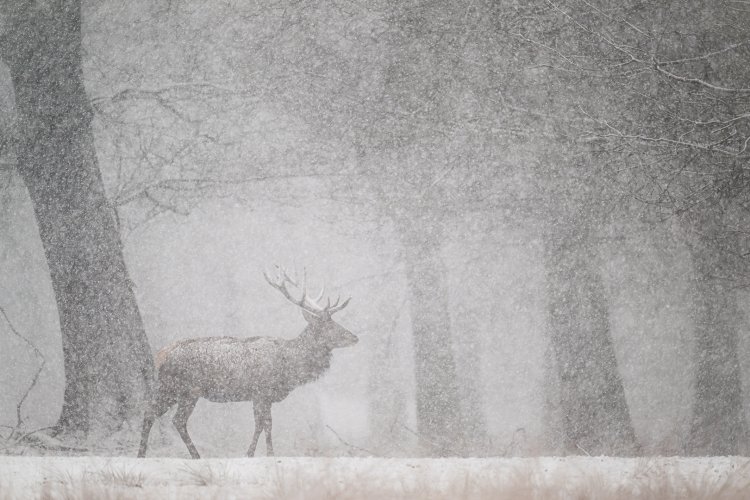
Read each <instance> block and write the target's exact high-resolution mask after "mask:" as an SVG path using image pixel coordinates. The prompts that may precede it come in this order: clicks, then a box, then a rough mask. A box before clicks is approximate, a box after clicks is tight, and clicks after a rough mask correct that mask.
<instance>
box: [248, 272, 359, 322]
mask: <svg viewBox="0 0 750 500" xmlns="http://www.w3.org/2000/svg"><path fill="white" fill-rule="evenodd" d="M274 267H275V268H276V270H277V273H276V275H277V277H276V281H272V280H271V278H269V277H268V275H267V274H266V271H265V270H264V271H263V277H264V278H266V281H267V282H268V284H269V285H271V286H272V287H274V288H275V289H277V290H278V291H280V292H281V293H282V295H284V297H286V299H287V300H288V301H289V302H291V303H292V304H294V305H296V306H298V307H301V308H302V309H304V310H305V311H307V312H309V313H311V314H314V315H316V316H324V315H327V316H330V315H331V314H333V313H335V312H338V311H340V310H342V309H343V308H345V307H346V306H347V305H348V304H349V301H350V300H352V298H351V297H349V298H348V299H346V300H345V301H344V302H343V303H341V304H340V305H339V302H340V300H341V296H339V297H337V298H336V302H334V303H333V304H331V299H330V297H329V298H328V299H327V301H326V302H327V303H326V306H325V307H321V306H320V300H321V299H322V298H323V295H324V294H325V291H326V287H325V284H323V287H322V288H321V290H320V293H319V294H318V296H317V297H316V298H314V299H312V298H310V297H308V296H307V286H306V283H307V271H306V270H304V271H303V274H302V285H301V286H300V285H299V283H298V282H297V280H296V279H293V278H292V277H291V276H289V273H288V272H287V271H286V269H284V268H283V267H281V266H279V265H274ZM296 275H297V273H296V271H295V277H296ZM287 283H291V284H292V286H294V287H295V288H299V289H301V290H302V298H300V299H299V300H295V299H294V297H292V295H291V294H290V293H289V290H288V289H287V287H286V284H287Z"/></svg>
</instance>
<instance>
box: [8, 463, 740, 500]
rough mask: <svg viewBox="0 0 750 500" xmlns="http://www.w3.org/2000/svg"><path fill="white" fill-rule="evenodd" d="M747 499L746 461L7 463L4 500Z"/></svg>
mask: <svg viewBox="0 0 750 500" xmlns="http://www.w3.org/2000/svg"><path fill="white" fill-rule="evenodd" d="M13 498H22V499H27V498H45V499H55V498H60V499H74V498H86V499H107V498H116V499H131V498H132V499H136V498H138V499H142V498H146V499H193V498H215V499H232V498H234V499H268V498H299V499H302V498H305V499H306V498H310V499H328V498H337V499H348V498H352V499H354V498H373V499H383V500H385V499H399V498H430V499H462V498H471V499H475V498H477V499H490V498H492V499H514V500H515V499H518V500H521V499H526V498H529V499H548V498H553V499H575V500H583V499H603V500H606V499H629V498H637V499H649V500H657V499H659V500H670V499H674V500H677V499H681V500H682V499H693V498H694V499H733V500H734V499H748V498H750V460H749V459H747V458H743V457H715V458H640V459H620V458H607V457H600V458H599V457H568V458H512V459H478V458H477V459H379V458H378V459H376V458H290V457H278V458H255V459H208V460H195V461H193V460H183V459H173V458H148V459H141V460H139V459H134V458H119V457H118V458H112V457H106V458H105V457H76V458H61V457H10V456H6V457H0V499H1V500H5V499H13Z"/></svg>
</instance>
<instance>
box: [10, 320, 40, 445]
mask: <svg viewBox="0 0 750 500" xmlns="http://www.w3.org/2000/svg"><path fill="white" fill-rule="evenodd" d="M0 313H2V315H3V317H4V318H5V322H6V323H7V324H8V327H9V328H10V331H11V332H13V334H14V335H16V336H17V337H18V338H20V339H21V340H23V341H24V342H25V343H26V345H28V346H29V347H30V348H31V349H32V350H33V351H34V355H35V356H36V357H37V359H38V360H39V361H40V363H39V367H38V368H37V370H36V373H35V374H34V377H33V378H32V380H31V384H30V385H29V386H28V387H27V388H26V391H25V392H24V393H23V396H21V399H20V400H19V401H18V404H16V426H15V428H13V429H12V431H11V435H10V437H13V436H14V435H15V434H16V432H17V431H18V430H19V429H20V428H21V426H22V425H23V417H22V415H21V410H22V408H23V404H24V402H26V398H28V397H29V394H30V393H31V391H32V390H33V389H34V387H36V384H37V382H39V375H41V373H42V370H44V365H45V364H46V359H45V358H44V355H43V354H42V352H41V351H40V350H39V349H38V348H37V346H36V345H34V343H33V342H31V341H30V340H29V339H28V338H26V337H25V336H24V335H22V334H21V332H19V331H18V329H17V328H16V327H15V325H14V324H13V322H12V321H11V320H10V318H9V317H8V313H7V312H6V311H5V309H4V308H3V307H2V306H0Z"/></svg>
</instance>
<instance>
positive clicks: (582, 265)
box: [545, 230, 639, 455]
mask: <svg viewBox="0 0 750 500" xmlns="http://www.w3.org/2000/svg"><path fill="white" fill-rule="evenodd" d="M555 236H557V237H556V238H555V237H554V236H550V237H549V238H548V240H547V241H546V256H545V259H546V263H545V264H546V273H547V286H548V321H549V324H548V328H549V339H550V344H551V347H552V352H553V353H554V358H555V360H554V361H555V362H554V364H555V366H556V369H557V372H558V376H559V387H560V406H561V408H560V410H561V413H562V433H563V436H562V439H563V441H564V443H563V445H564V449H565V450H566V451H567V452H568V453H587V454H591V455H634V454H637V452H638V449H639V448H638V445H637V442H636V438H635V432H634V430H633V426H632V423H631V420H630V411H629V409H628V405H627V401H626V400H625V391H624V389H623V385H622V379H621V378H620V374H619V373H618V369H617V360H616V358H615V352H614V347H613V345H612V339H611V336H610V331H609V311H608V308H607V299H606V296H605V293H604V285H603V283H602V278H601V275H600V274H599V269H598V265H597V262H598V259H597V255H596V251H595V248H594V247H593V246H592V245H591V242H590V241H588V238H587V235H585V234H583V233H580V232H576V231H574V230H568V231H567V232H565V233H564V234H561V235H560V234H558V235H555Z"/></svg>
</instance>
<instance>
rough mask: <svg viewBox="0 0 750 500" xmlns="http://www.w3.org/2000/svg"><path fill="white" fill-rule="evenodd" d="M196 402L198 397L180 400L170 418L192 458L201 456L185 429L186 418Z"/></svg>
mask: <svg viewBox="0 0 750 500" xmlns="http://www.w3.org/2000/svg"><path fill="white" fill-rule="evenodd" d="M197 402H198V398H195V399H188V400H182V401H180V402H179V404H178V406H177V412H176V413H175V414H174V417H173V418H172V423H173V424H174V426H175V427H176V428H177V432H179V433H180V437H181V438H182V442H183V443H185V446H187V449H188V451H189V452H190V456H191V457H192V458H200V457H201V456H200V455H199V454H198V450H197V449H195V445H194V444H193V441H192V439H190V434H188V430H187V422H188V419H189V418H190V414H191V413H193V409H194V408H195V404H196V403H197Z"/></svg>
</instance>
